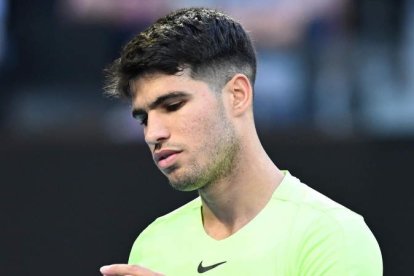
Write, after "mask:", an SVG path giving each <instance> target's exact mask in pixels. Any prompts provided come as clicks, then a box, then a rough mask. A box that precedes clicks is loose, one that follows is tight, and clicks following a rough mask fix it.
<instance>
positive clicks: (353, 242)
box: [275, 174, 382, 275]
mask: <svg viewBox="0 0 414 276" xmlns="http://www.w3.org/2000/svg"><path fill="white" fill-rule="evenodd" d="M286 177H287V178H286V182H285V183H283V182H282V184H283V185H284V186H281V188H282V189H281V190H280V191H279V194H277V195H275V197H276V198H277V199H278V200H281V201H282V202H284V203H285V204H288V205H290V208H292V209H294V210H295V211H294V212H293V214H294V216H295V222H294V223H295V227H293V228H292V232H291V240H292V241H293V244H294V246H292V248H291V250H292V251H291V254H292V256H294V259H295V260H296V262H297V263H299V264H300V271H315V273H316V274H318V273H319V272H321V270H320V269H325V270H326V271H330V272H332V273H331V274H332V275H381V273H382V272H381V271H382V257H381V252H380V249H379V246H378V243H377V241H376V239H375V237H374V235H373V234H372V232H371V230H370V229H369V228H368V226H367V225H366V223H365V221H364V218H363V217H362V216H361V215H359V214H357V213H355V212H353V211H352V210H350V209H348V208H346V207H344V206H343V205H341V204H339V203H337V202H335V201H333V200H332V199H330V198H328V197H327V196H325V195H323V194H321V193H319V192H318V191H316V190H314V189H312V188H311V187H309V186H307V185H305V184H303V183H301V182H300V181H299V180H298V179H297V178H295V177H293V176H291V175H289V174H287V175H286ZM349 271H352V272H355V274H352V273H351V274H348V273H345V272H349ZM328 274H329V273H328ZM331 274H330V275H331Z"/></svg>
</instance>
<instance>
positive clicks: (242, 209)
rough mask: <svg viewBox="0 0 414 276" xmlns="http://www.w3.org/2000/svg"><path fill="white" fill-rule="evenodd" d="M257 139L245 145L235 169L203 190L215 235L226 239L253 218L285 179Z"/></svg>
mask: <svg viewBox="0 0 414 276" xmlns="http://www.w3.org/2000/svg"><path fill="white" fill-rule="evenodd" d="M255 139H256V141H252V140H250V141H247V142H246V143H244V145H242V146H243V147H242V149H243V150H242V152H240V153H239V156H237V158H236V162H237V164H236V165H235V166H234V169H233V170H232V172H230V173H229V174H228V175H227V176H225V177H224V178H222V179H219V180H217V181H216V182H214V183H210V184H209V185H208V186H206V187H204V188H202V189H200V190H199V194H200V197H201V199H202V202H203V208H202V215H203V224H204V229H205V231H206V232H207V234H208V235H210V236H211V237H212V238H215V239H217V240H219V239H224V238H226V237H228V236H230V235H232V234H233V233H235V232H237V231H238V230H239V229H240V228H242V227H243V226H244V225H246V224H247V223H248V222H250V221H251V220H252V219H253V218H254V217H255V216H256V215H257V214H258V213H259V212H260V211H261V210H262V209H263V208H264V207H265V206H266V204H267V202H268V201H269V200H270V198H271V196H272V194H273V192H274V190H275V189H276V188H277V187H278V185H279V184H280V182H281V181H282V179H283V173H282V172H281V171H280V170H279V169H278V168H277V167H276V166H275V165H274V164H273V162H272V160H271V159H270V158H269V156H268V155H267V154H266V152H265V151H264V149H263V147H262V146H261V144H260V141H259V139H258V138H257V137H255Z"/></svg>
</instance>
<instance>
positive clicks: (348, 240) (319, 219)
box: [129, 172, 382, 276]
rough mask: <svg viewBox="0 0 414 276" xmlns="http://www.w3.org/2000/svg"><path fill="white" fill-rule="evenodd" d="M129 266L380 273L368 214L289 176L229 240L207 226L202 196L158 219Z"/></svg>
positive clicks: (169, 270) (283, 273) (177, 271)
mask: <svg viewBox="0 0 414 276" xmlns="http://www.w3.org/2000/svg"><path fill="white" fill-rule="evenodd" d="M129 263H130V264H138V265H142V266H144V267H147V268H149V269H151V270H153V271H156V272H160V273H164V274H165V275H169V276H174V275H180V276H183V275H184V276H185V275H200V274H203V275H206V276H208V275H226V276H229V275H278V276H305V275H306V276H310V275H315V276H316V275H317V276H320V275H332V276H342V275H344V276H345V275H347V276H351V275H355V276H356V275H361V276H377V275H378V276H379V275H382V258H381V252H380V248H379V246H378V243H377V241H376V240H375V238H374V236H373V234H372V233H371V231H370V230H369V228H368V227H367V225H366V224H365V222H364V220H363V218H362V217H361V216H360V215H358V214H356V213H354V212H352V211H351V210H349V209H347V208H345V207H343V206H342V205H340V204H338V203H336V202H334V201H332V200H331V199H329V198H327V197H326V196H324V195H322V194H320V193H318V192H317V191H315V190H313V189H312V188H310V187H308V186H306V185H305V184H303V183H301V182H300V181H299V180H298V179H297V178H295V177H293V176H291V175H290V174H289V172H285V177H284V179H283V181H282V183H281V184H280V185H279V187H278V188H277V189H276V190H275V192H274V193H273V196H272V198H271V199H270V201H269V202H268V203H267V205H266V206H265V208H264V209H263V210H262V211H261V212H260V213H259V214H258V215H257V216H256V217H255V218H254V219H253V220H251V221H250V222H249V223H248V224H247V225H245V226H244V227H243V228H241V229H240V230H239V231H237V232H236V233H234V234H233V235H231V236H230V237H228V238H226V239H223V240H219V241H217V240H215V239H213V238H211V237H210V236H208V235H207V234H206V232H205V231H204V228H203V224H202V218H201V200H200V198H196V199H194V200H193V201H191V202H189V203H187V204H186V205H184V206H182V207H180V208H178V209H176V210H175V211H173V212H171V213H169V214H167V215H165V216H163V217H160V218H158V219H156V220H155V221H154V222H153V223H152V224H150V225H149V226H148V227H147V228H146V229H145V230H144V231H143V232H142V233H141V234H140V235H139V237H138V238H137V240H136V241H135V243H134V245H133V247H132V250H131V254H130V258H129Z"/></svg>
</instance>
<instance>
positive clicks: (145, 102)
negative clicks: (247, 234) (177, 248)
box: [101, 71, 283, 276]
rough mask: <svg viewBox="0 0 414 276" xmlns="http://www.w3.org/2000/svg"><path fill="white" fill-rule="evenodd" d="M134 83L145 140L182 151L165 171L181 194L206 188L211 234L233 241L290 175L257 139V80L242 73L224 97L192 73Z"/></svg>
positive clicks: (140, 271) (127, 268) (128, 270)
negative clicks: (285, 175)
mask: <svg viewBox="0 0 414 276" xmlns="http://www.w3.org/2000/svg"><path fill="white" fill-rule="evenodd" d="M132 84H133V85H132V88H133V92H134V96H133V100H132V107H133V114H134V117H136V118H137V119H138V120H140V121H141V122H143V123H144V136H145V141H146V142H147V144H148V146H149V149H150V151H151V152H152V153H154V152H159V151H162V150H165V149H168V150H174V151H177V152H178V154H177V155H175V156H174V157H173V159H172V162H169V163H168V166H167V167H166V166H162V164H161V163H158V167H159V168H160V170H161V171H162V172H163V174H164V175H166V176H167V178H168V179H169V181H170V183H171V185H172V186H173V187H174V188H176V189H178V190H183V191H188V190H195V189H196V190H198V193H199V195H200V197H201V200H202V203H203V204H202V220H203V225H204V229H205V231H206V234H208V235H209V236H211V237H212V238H214V239H216V240H221V239H225V238H227V237H229V236H231V235H232V234H234V233H235V232H237V231H238V230H239V229H240V228H242V227H243V226H244V225H246V224H247V223H248V222H249V221H251V220H252V219H253V218H254V217H255V216H256V215H257V214H258V213H259V212H260V211H261V210H262V209H263V208H264V207H265V205H266V204H267V202H268V201H269V200H270V197H271V195H272V194H273V192H274V190H275V189H276V188H277V187H278V185H279V184H280V182H281V181H282V179H283V174H282V172H281V171H280V170H279V169H278V168H277V167H276V166H275V165H274V164H273V162H272V160H271V159H270V158H269V157H268V155H267V154H266V152H265V151H264V149H263V147H262V145H261V143H260V141H259V138H258V136H257V132H256V129H255V125H254V120H253V110H252V98H253V90H252V86H251V84H250V81H249V79H248V78H247V77H246V76H245V75H243V74H236V75H235V76H234V77H233V78H232V79H231V80H230V81H229V82H228V83H227V84H226V85H225V86H224V87H223V89H222V90H221V91H219V92H217V91H212V89H211V88H210V86H209V85H208V84H207V83H206V82H204V81H201V80H195V79H192V78H191V77H190V74H189V72H188V71H184V72H183V73H181V74H177V75H164V74H152V75H150V76H145V77H142V78H140V79H137V80H135V81H134V82H133V83H132ZM171 95H172V96H171ZM160 99H161V100H160ZM174 105H175V106H174ZM171 106H173V108H171ZM177 107H179V108H177ZM101 272H102V274H103V275H107V276H109V275H111V276H112V275H132V276H138V275H160V274H154V273H155V272H152V271H150V270H148V269H147V268H142V267H139V266H135V265H112V266H109V267H105V268H101Z"/></svg>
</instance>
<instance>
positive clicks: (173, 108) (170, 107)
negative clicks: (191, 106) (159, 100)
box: [164, 101, 186, 112]
mask: <svg viewBox="0 0 414 276" xmlns="http://www.w3.org/2000/svg"><path fill="white" fill-rule="evenodd" d="M185 103H186V101H179V102H174V103H172V104H167V105H165V106H164V108H165V110H167V111H168V112H173V111H177V110H178V109H180V108H181V107H182V106H183V105H184V104H185Z"/></svg>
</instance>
